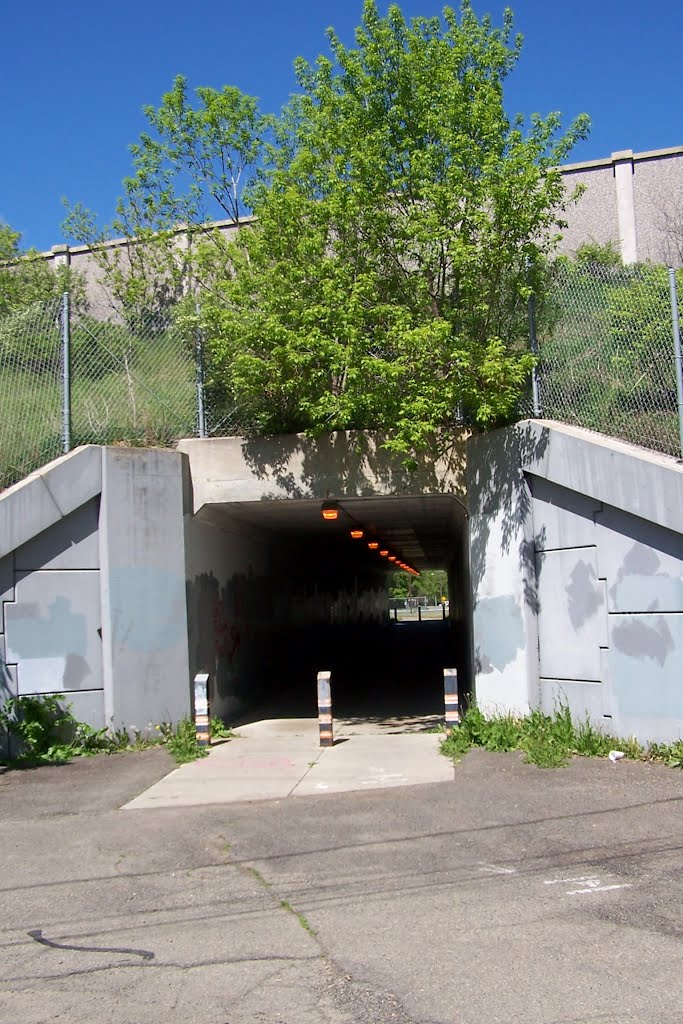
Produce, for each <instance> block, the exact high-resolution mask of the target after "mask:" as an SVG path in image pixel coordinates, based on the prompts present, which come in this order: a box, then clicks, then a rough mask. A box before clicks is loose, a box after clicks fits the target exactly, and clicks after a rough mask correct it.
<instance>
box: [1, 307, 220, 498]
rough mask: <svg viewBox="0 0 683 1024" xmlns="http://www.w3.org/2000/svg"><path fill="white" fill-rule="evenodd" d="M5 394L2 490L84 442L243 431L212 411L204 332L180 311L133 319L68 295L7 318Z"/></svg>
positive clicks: (161, 442)
mask: <svg viewBox="0 0 683 1024" xmlns="http://www.w3.org/2000/svg"><path fill="white" fill-rule="evenodd" d="M65 368H66V370H67V372H66V376H65ZM0 388H1V389H2V395H3V401H2V403H0V489H4V488H6V487H9V486H10V485H11V484H13V483H15V482H16V481H18V480H20V479H21V478H22V477H24V476H26V474H28V473H30V472H31V471H32V470H34V469H37V468H38V467H40V466H42V465H44V464H45V463H46V462H49V461H50V460H51V459H53V458H56V457H57V456H58V455H60V454H61V453H62V452H64V451H69V450H70V449H71V448H73V447H76V446H77V445H80V444H88V443H95V444H113V445H116V444H120V445H153V446H170V445H173V444H174V443H175V442H176V441H177V440H178V439H179V438H181V437H192V436H197V435H199V436H206V435H209V434H215V435H221V434H222V435H226V434H231V433H235V432H236V430H237V417H236V415H235V414H232V412H231V410H226V409H225V407H224V406H221V405H220V403H219V402H217V401H209V402H208V403H206V407H205V403H204V401H203V399H204V387H203V374H202V363H201V346H200V345H199V335H198V332H197V328H196V325H193V324H192V323H189V324H188V323H185V322H178V321H177V320H176V319H175V316H174V310H173V309H172V308H171V309H169V310H168V311H166V312H164V313H162V314H158V313H155V314H148V315H139V316H135V317H130V318H128V319H126V318H124V317H122V316H121V315H120V314H117V313H116V312H115V311H108V312H105V311H103V310H98V311H97V314H96V315H93V314H92V313H91V312H84V311H82V310H79V309H76V310H70V308H69V302H68V296H67V297H64V296H62V297H60V298H58V299H55V300H51V301H49V302H45V303H36V304H34V305H32V306H31V307H28V308H25V309H23V310H21V311H20V312H16V313H13V314H11V315H9V316H5V317H3V318H0ZM209 395H210V396H211V391H210V389H209Z"/></svg>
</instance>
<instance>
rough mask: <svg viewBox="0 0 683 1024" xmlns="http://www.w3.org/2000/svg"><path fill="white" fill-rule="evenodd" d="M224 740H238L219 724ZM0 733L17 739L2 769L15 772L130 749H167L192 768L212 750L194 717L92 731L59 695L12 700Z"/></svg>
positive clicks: (0, 717) (2, 712) (0, 713)
mask: <svg viewBox="0 0 683 1024" xmlns="http://www.w3.org/2000/svg"><path fill="white" fill-rule="evenodd" d="M213 721H215V722H216V723H217V724H216V731H217V732H218V733H219V734H220V737H221V738H224V739H225V738H229V737H231V736H232V735H233V733H232V732H231V730H230V729H227V728H226V726H225V725H223V723H222V722H221V721H220V720H219V719H215V720H212V725H213ZM0 731H4V732H6V733H7V734H8V735H9V736H10V737H11V738H12V740H13V743H14V746H15V747H16V749H17V750H18V753H17V754H16V756H14V757H5V758H2V756H1V755H0V764H6V765H8V766H9V767H12V768H34V767H38V766H39V765H48V764H66V763H67V762H68V761H71V760H73V759H74V758H76V757H92V756H94V755H95V754H113V753H118V752H121V751H126V750H131V751H134V750H147V749H148V748H150V747H155V746H160V745H163V746H165V747H166V749H167V750H168V752H169V754H170V755H171V757H172V758H173V759H174V761H176V763H177V764H187V763H188V762H189V761H196V760H197V758H199V757H206V756H207V754H208V750H207V749H206V748H205V747H202V746H200V745H199V743H198V742H197V732H196V727H195V724H194V722H193V721H192V719H191V718H187V717H186V718H183V719H181V720H180V721H179V722H177V723H176V724H174V725H173V724H171V723H168V722H164V723H162V724H161V725H158V726H157V727H156V730H152V726H151V725H150V727H149V730H146V731H141V730H139V729H133V730H132V731H129V730H128V729H121V728H120V729H113V730H112V729H93V728H92V726H90V725H88V724H87V723H86V722H79V721H78V720H77V719H76V718H74V716H73V714H72V712H71V705H69V704H64V703H63V702H62V700H61V699H60V697H59V696H57V695H56V694H46V695H43V696H35V697H10V699H9V700H7V701H6V702H5V704H4V705H3V707H2V708H0Z"/></svg>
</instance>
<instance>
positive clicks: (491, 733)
mask: <svg viewBox="0 0 683 1024" xmlns="http://www.w3.org/2000/svg"><path fill="white" fill-rule="evenodd" d="M473 747H480V748H482V749H484V750H490V751H498V752H509V751H513V750H521V751H523V752H524V760H525V761H526V762H527V763H528V764H535V765H538V766H539V767H540V768H561V767H563V766H564V765H566V764H567V762H568V761H569V759H570V758H571V757H575V756H578V757H607V756H608V755H609V752H610V751H611V750H621V751H623V753H624V754H625V755H626V757H627V758H629V759H631V760H636V761H648V762H658V763H661V764H664V765H666V766H667V767H669V768H683V740H678V741H677V742H676V743H671V744H664V743H650V744H648V745H647V746H644V745H643V744H641V743H639V742H638V740H636V739H635V738H634V737H630V738H629V739H624V738H619V737H616V736H612V735H610V734H609V733H605V732H602V731H601V730H600V729H597V728H596V727H595V726H594V725H593V724H592V723H591V722H590V721H589V720H588V719H586V720H585V721H582V722H574V721H573V720H572V717H571V714H570V711H569V708H568V707H566V706H564V705H561V706H560V707H558V708H556V710H555V712H554V713H553V714H552V715H545V714H543V712H542V711H538V710H536V711H532V712H531V714H529V715H526V716H525V717H517V716H515V715H511V714H503V715H490V716H487V715H485V714H484V713H483V712H482V711H481V710H480V709H479V708H478V707H477V706H476V704H472V705H471V706H470V707H469V708H468V709H467V711H466V712H465V714H464V715H463V718H462V721H461V723H460V725H459V726H456V728H455V729H453V730H452V731H451V734H450V735H449V736H447V737H446V738H445V739H444V740H443V741H442V743H441V753H442V754H444V755H445V756H446V757H450V758H452V759H453V760H454V761H458V760H460V758H461V757H462V756H463V755H464V754H466V753H467V751H468V750H471V749H472V748H473Z"/></svg>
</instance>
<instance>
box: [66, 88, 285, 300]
mask: <svg viewBox="0 0 683 1024" xmlns="http://www.w3.org/2000/svg"><path fill="white" fill-rule="evenodd" d="M145 115H146V117H147V121H148V125H149V129H148V131H146V132H143V134H142V135H141V136H140V139H139V140H138V142H137V143H135V144H134V145H133V146H131V153H132V156H133V173H132V174H131V175H130V176H129V177H128V178H126V179H125V180H124V182H123V189H124V192H123V196H122V197H121V199H120V200H119V201H118V203H117V206H116V213H115V216H114V218H113V220H112V222H111V224H109V225H107V226H105V227H104V228H98V226H97V220H96V216H95V215H94V213H93V212H92V211H90V210H87V209H86V208H84V207H83V206H82V205H81V204H80V203H75V204H69V203H68V202H67V204H66V205H67V209H68V216H67V218H66V220H65V222H64V229H65V231H66V233H67V234H68V235H69V236H70V237H72V238H76V239H78V240H79V241H81V242H84V243H86V244H88V245H90V246H91V247H92V250H93V255H94V258H95V261H96V263H97V264H98V266H99V268H100V271H101V280H102V282H103V283H104V284H105V286H106V287H107V289H108V291H109V294H110V297H111V300H112V303H113V305H115V306H116V307H117V308H119V309H123V310H124V311H131V310H132V311H135V313H136V314H137V315H140V313H142V314H143V315H144V314H149V313H150V312H155V311H157V310H159V309H163V308H165V307H168V305H169V304H170V303H172V302H175V301H178V300H179V299H180V298H181V297H182V296H183V295H185V294H186V293H187V291H188V283H190V284H192V282H193V279H194V278H195V276H196V274H197V270H198V265H197V263H196V261H194V260H193V253H194V247H195V242H196V240H197V239H201V240H202V241H203V242H204V245H205V246H206V244H207V242H208V243H210V246H212V247H215V249H216V250H217V251H216V258H217V259H218V260H223V261H225V259H226V255H227V253H226V244H225V239H224V237H223V234H222V233H221V231H219V230H216V229H215V228H214V227H213V222H214V221H215V220H216V219H217V218H218V219H220V220H224V221H225V220H227V221H228V223H229V224H230V225H233V226H235V227H237V226H238V225H239V224H240V223H241V222H242V221H243V219H244V217H245V213H248V210H247V209H246V208H245V205H244V198H243V196H244V192H245V189H246V187H247V186H248V184H249V183H250V181H251V180H252V179H253V177H254V175H255V173H256V170H257V168H258V166H259V165H260V163H261V161H262V155H263V151H264V147H265V145H266V140H267V139H268V137H269V131H270V128H271V125H272V119H271V118H268V117H266V116H264V115H262V114H261V113H260V111H259V108H258V101H257V100H256V99H255V98H254V97H251V96H247V95H245V94H244V93H242V92H240V90H239V89H236V88H234V87H232V86H224V87H223V89H221V90H216V89H212V88H208V87H200V88H198V89H197V90H196V91H195V94H194V96H192V95H191V94H190V93H189V91H188V87H187V81H186V79H185V78H184V77H183V76H181V75H179V76H177V77H176V79H175V80H174V82H173V87H172V89H171V90H170V92H168V93H166V94H165V95H164V96H163V98H162V102H161V105H160V106H159V107H158V108H156V107H154V106H147V107H145ZM112 236H122V237H123V238H124V240H125V242H126V244H125V245H124V246H122V247H117V248H113V247H111V246H107V245H106V244H105V242H106V240H107V239H108V238H111V237H112ZM191 290H194V289H191Z"/></svg>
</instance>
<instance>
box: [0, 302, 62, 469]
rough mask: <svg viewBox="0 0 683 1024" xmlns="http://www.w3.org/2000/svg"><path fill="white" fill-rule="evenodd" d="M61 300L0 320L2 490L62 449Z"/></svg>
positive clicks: (42, 304) (23, 310)
mask: <svg viewBox="0 0 683 1024" xmlns="http://www.w3.org/2000/svg"><path fill="white" fill-rule="evenodd" d="M61 314H62V300H61V299H59V298H57V299H53V300H51V301H50V302H45V303H35V304H34V305H32V306H29V307H27V308H25V309H21V310H17V311H15V312H13V313H10V314H9V315H7V316H4V317H2V318H1V319H0V389H1V391H0V394H2V400H1V401H0V489H2V488H5V487H9V485H10V484H13V483H15V482H16V481H17V480H20V479H21V478H22V477H24V476H26V474H27V473H30V472H32V470H34V469H37V467H38V466H42V465H43V464H44V463H46V462H49V461H50V459H54V458H56V457H57V456H58V455H59V454H60V453H61V451H62V447H63V438H62V384H61V381H62V345H61V337H62V315H61Z"/></svg>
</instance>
